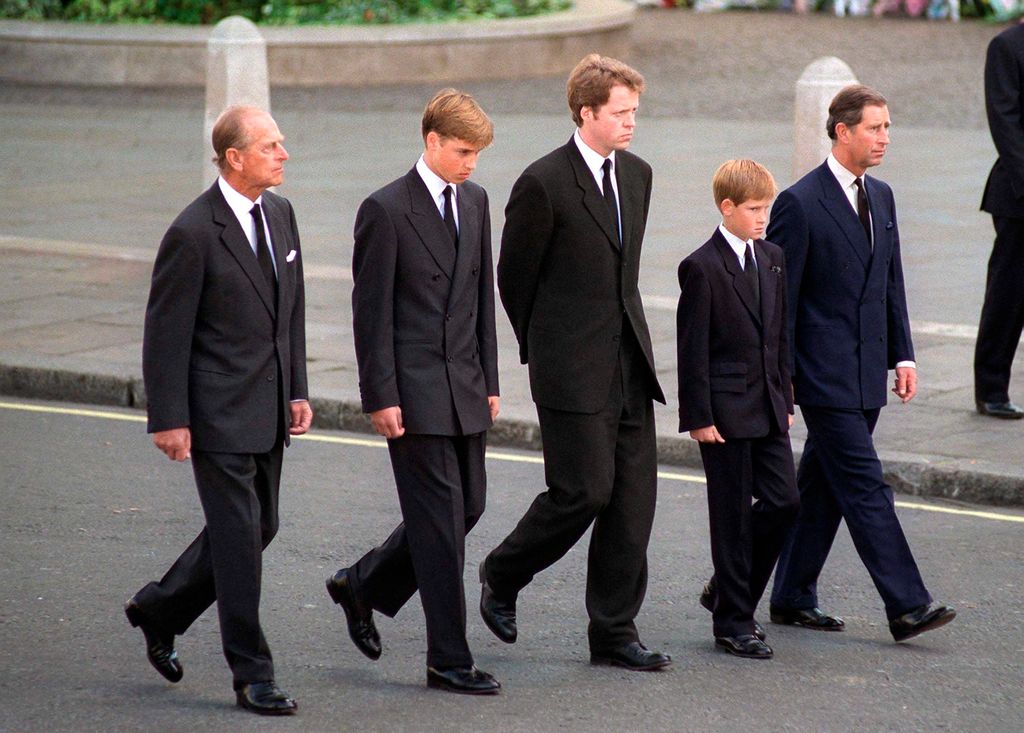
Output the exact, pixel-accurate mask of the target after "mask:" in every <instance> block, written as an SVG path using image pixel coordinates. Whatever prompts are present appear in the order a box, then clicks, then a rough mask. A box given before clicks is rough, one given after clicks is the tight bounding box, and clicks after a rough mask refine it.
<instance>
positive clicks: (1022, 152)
mask: <svg viewBox="0 0 1024 733" xmlns="http://www.w3.org/2000/svg"><path fill="white" fill-rule="evenodd" d="M985 109H986V111H987V112H988V128H989V130H990V131H991V133H992V142H994V143H995V145H996V151H997V152H998V153H999V158H998V159H997V160H996V163H995V165H994V166H992V172H991V173H989V176H988V182H987V183H986V184H985V193H984V195H983V196H982V199H981V209H982V211H987V212H988V213H990V214H991V215H992V223H993V224H994V225H995V230H996V241H995V244H994V245H993V247H992V256H991V257H990V258H989V261H988V279H987V280H986V283H985V302H984V305H982V308H981V322H980V323H979V325H978V340H977V342H976V343H975V347H974V400H975V404H976V406H977V410H978V412H979V413H981V414H982V415H991V416H992V417H1000V418H1004V419H1009V420H1019V419H1020V418H1022V417H1024V408H1021V407H1019V406H1018V405H1015V404H1014V403H1013V402H1011V401H1010V370H1011V369H1012V367H1013V356H1014V354H1015V353H1016V351H1017V344H1018V343H1019V342H1020V334H1021V329H1022V328H1024V287H1022V283H1024V25H1020V24H1018V25H1016V26H1014V27H1012V28H1008V29H1006V30H1005V31H1003V32H1002V33H1000V34H999V35H998V36H996V37H995V38H993V39H992V41H991V42H990V43H989V45H988V56H987V57H986V59H985Z"/></svg>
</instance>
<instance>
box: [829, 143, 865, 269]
mask: <svg viewBox="0 0 1024 733" xmlns="http://www.w3.org/2000/svg"><path fill="white" fill-rule="evenodd" d="M818 180H819V181H820V182H821V192H822V193H821V199H820V201H821V205H822V207H823V208H824V209H825V211H826V212H827V213H828V215H829V216H830V217H832V219H833V220H834V221H835V222H836V224H838V225H839V228H840V229H841V230H842V232H843V234H844V235H845V236H846V239H847V241H848V242H849V244H850V247H852V248H853V251H854V252H856V253H857V259H859V260H860V261H861V264H862V265H864V269H867V267H868V265H869V261H870V259H871V243H870V242H869V241H868V238H867V236H866V235H865V234H864V227H863V226H862V225H861V223H860V219H859V218H858V217H857V212H855V211H854V210H853V207H852V206H850V200H849V199H848V198H846V194H845V193H843V189H842V188H840V186H839V181H837V180H836V177H835V176H834V175H832V171H831V170H829V167H828V163H822V164H821V165H820V166H819V167H818Z"/></svg>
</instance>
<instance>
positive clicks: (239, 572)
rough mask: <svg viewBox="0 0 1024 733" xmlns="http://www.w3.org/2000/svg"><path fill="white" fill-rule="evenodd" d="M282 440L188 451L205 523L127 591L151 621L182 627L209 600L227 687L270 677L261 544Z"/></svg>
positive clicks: (174, 629) (270, 535) (273, 520)
mask: <svg viewBox="0 0 1024 733" xmlns="http://www.w3.org/2000/svg"><path fill="white" fill-rule="evenodd" d="M283 452H284V443H283V440H282V438H281V437H280V436H279V438H278V441H277V443H276V444H275V446H274V448H273V449H271V451H270V452H269V453H260V454H238V453H206V452H204V451H197V450H193V451H192V470H193V472H194V474H195V479H196V487H197V488H198V490H199V500H200V502H201V503H202V505H203V513H204V515H205V516H206V527H205V528H203V531H202V532H200V533H199V536H198V537H196V538H195V540H194V541H193V542H192V544H191V545H189V546H188V548H187V549H186V550H185V551H184V552H183V553H182V554H181V556H180V557H179V558H178V559H177V560H176V561H175V563H174V564H173V565H172V566H171V568H170V570H168V571H167V573H166V575H164V577H163V579H162V580H160V582H159V583H156V582H153V583H149V584H148V585H146V586H145V587H144V588H143V589H142V590H140V591H139V592H138V593H137V594H136V596H135V598H136V601H137V602H138V604H139V606H140V608H141V609H142V611H143V613H145V615H146V616H147V617H148V618H149V619H150V620H151V621H152V623H153V624H154V626H156V627H157V628H158V629H159V630H161V631H163V632H166V633H173V634H183V633H185V631H186V629H188V627H189V626H191V625H192V622H193V621H195V620H196V619H197V618H199V616H200V615H201V614H202V613H203V611H205V610H206V609H207V608H209V606H210V604H212V603H213V602H214V601H217V615H218V617H219V620H220V634H221V643H222V644H223V647H224V656H225V657H226V658H227V660H228V665H229V666H230V667H231V673H232V676H233V677H234V684H235V688H236V689H237V688H238V687H241V686H242V685H243V684H245V683H247V682H259V681H263V680H270V679H273V678H274V664H273V660H272V658H271V655H270V648H269V647H268V646H267V640H266V638H265V637H264V636H263V631H262V629H261V628H260V619H259V607H260V582H261V578H262V574H263V549H264V548H265V547H266V546H267V545H269V544H270V541H271V540H272V539H274V535H275V534H277V527H278V512H277V500H278V488H279V486H280V483H281V459H282V457H283Z"/></svg>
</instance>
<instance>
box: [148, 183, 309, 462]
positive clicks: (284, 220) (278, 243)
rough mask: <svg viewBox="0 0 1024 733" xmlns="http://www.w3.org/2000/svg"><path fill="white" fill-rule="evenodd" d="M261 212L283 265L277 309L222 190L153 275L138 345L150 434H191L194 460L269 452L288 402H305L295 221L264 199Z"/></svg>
mask: <svg viewBox="0 0 1024 733" xmlns="http://www.w3.org/2000/svg"><path fill="white" fill-rule="evenodd" d="M262 203H263V210H264V212H265V214H264V215H265V217H266V220H267V222H268V225H269V227H270V234H271V239H272V243H273V249H274V259H275V262H276V264H277V273H278V296H277V304H276V309H275V304H274V303H273V290H272V288H271V286H270V285H269V284H268V283H267V282H266V279H265V278H264V276H263V273H262V272H261V270H260V268H259V264H258V262H257V260H256V255H255V254H254V253H253V251H252V248H251V247H250V246H249V240H248V239H247V238H246V235H245V233H244V232H243V231H242V228H241V226H240V225H239V223H238V219H237V217H235V215H234V213H233V212H232V211H231V209H230V208H229V207H228V204H227V201H225V199H224V195H223V194H222V193H221V191H220V188H219V187H218V185H217V183H216V182H215V183H214V184H213V186H211V187H210V188H209V189H208V190H207V191H206V192H205V193H203V194H202V195H200V196H199V198H197V199H196V200H195V201H193V202H192V203H191V204H189V205H188V206H187V207H186V208H185V210H184V211H182V212H181V214H179V215H178V218H177V219H175V220H174V222H173V223H172V224H171V227H170V229H168V230H167V233H166V234H165V235H164V238H163V241H162V242H161V243H160V249H159V251H158V252H157V256H156V262H155V264H154V266H153V280H152V285H151V287H150V293H149V304H148V305H147V307H146V325H145V334H144V337H143V345H142V372H143V376H144V379H145V384H146V398H147V402H148V413H149V432H151V433H152V432H157V431H160V430H168V429H171V428H179V427H189V428H190V429H191V432H192V447H193V448H195V449H196V450H203V451H211V452H222V453H264V452H267V451H269V450H270V449H271V448H272V447H273V445H274V442H275V441H276V439H277V435H278V430H279V427H280V426H279V424H278V420H279V419H280V420H282V421H284V427H285V430H284V435H285V442H287V441H288V431H287V426H288V422H289V420H290V412H289V410H288V404H287V403H288V402H289V401H290V400H294V399H307V398H308V396H309V392H308V388H307V384H306V333H305V291H304V288H303V278H302V253H301V250H300V247H299V232H298V227H297V225H296V223H295V213H294V212H293V211H292V206H291V204H290V203H289V202H288V200H287V199H285V198H283V197H281V196H277V195H275V194H273V193H270V192H269V191H266V192H264V193H263V199H262ZM275 310H276V317H275ZM279 380H280V382H281V384H280V385H279V384H278V382H279Z"/></svg>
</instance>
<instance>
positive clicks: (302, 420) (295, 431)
mask: <svg viewBox="0 0 1024 733" xmlns="http://www.w3.org/2000/svg"><path fill="white" fill-rule="evenodd" d="M288 409H289V410H291V413H292V424H291V425H289V426H288V433H289V434H290V435H302V434H303V433H305V432H306V431H307V430H309V426H310V425H312V424H313V408H312V407H310V406H309V402H308V401H306V400H299V401H297V402H290V403H288Z"/></svg>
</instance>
